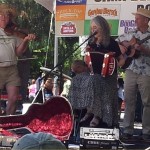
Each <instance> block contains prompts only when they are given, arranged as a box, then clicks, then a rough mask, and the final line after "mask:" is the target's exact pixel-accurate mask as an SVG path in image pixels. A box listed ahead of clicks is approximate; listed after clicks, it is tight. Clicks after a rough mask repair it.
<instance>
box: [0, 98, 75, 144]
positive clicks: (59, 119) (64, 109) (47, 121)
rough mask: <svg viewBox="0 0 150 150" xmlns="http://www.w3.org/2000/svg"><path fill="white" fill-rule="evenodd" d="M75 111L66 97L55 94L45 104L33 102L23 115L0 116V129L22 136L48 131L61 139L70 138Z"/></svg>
mask: <svg viewBox="0 0 150 150" xmlns="http://www.w3.org/2000/svg"><path fill="white" fill-rule="evenodd" d="M73 122H74V118H73V111H72V107H71V105H70V103H69V101H68V100H67V99H66V98H65V97H61V96H54V97H51V98H50V100H48V101H46V102H45V103H43V104H36V103H34V104H32V105H31V106H30V107H29V109H28V111H27V112H26V113H25V114H23V115H12V116H0V129H3V130H4V131H5V132H4V133H6V134H8V133H11V134H13V133H14V135H15V136H18V137H21V136H23V135H25V134H27V133H32V132H46V133H50V134H52V135H54V136H55V137H56V138H57V139H59V140H61V141H63V142H64V141H67V140H69V137H70V135H71V132H72V129H73Z"/></svg>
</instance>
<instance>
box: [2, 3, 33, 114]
mask: <svg viewBox="0 0 150 150" xmlns="http://www.w3.org/2000/svg"><path fill="white" fill-rule="evenodd" d="M15 15H16V11H15V9H14V8H13V7H12V6H9V5H7V4H2V3H1V4H0V89H1V90H2V89H3V88H4V86H5V87H6V91H7V94H8V103H7V107H6V115H13V114H15V111H16V101H17V98H18V94H19V86H20V77H19V75H18V69H17V57H18V56H20V55H22V54H23V53H24V52H25V50H26V47H27V46H28V42H29V41H31V40H34V39H35V38H36V36H35V35H34V34H28V35H27V36H26V37H25V38H24V39H23V40H22V41H21V40H19V39H18V38H17V37H16V36H15V35H13V34H8V33H6V32H5V28H6V26H7V24H9V22H10V20H12V19H14V17H15Z"/></svg>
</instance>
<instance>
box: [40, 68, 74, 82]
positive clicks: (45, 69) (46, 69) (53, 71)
mask: <svg viewBox="0 0 150 150" xmlns="http://www.w3.org/2000/svg"><path fill="white" fill-rule="evenodd" d="M40 69H41V70H42V71H45V72H50V71H52V72H51V73H52V74H54V75H56V76H60V75H61V73H60V72H58V71H55V70H52V69H48V68H45V67H40ZM62 76H63V77H64V78H67V79H69V80H71V79H72V78H71V77H69V76H67V75H66V74H62Z"/></svg>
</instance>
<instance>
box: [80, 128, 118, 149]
mask: <svg viewBox="0 0 150 150" xmlns="http://www.w3.org/2000/svg"><path fill="white" fill-rule="evenodd" d="M118 146H119V129H117V128H114V129H107V128H88V127H81V128H80V149H88V148H89V149H91V148H95V149H96V148H98V149H117V148H118Z"/></svg>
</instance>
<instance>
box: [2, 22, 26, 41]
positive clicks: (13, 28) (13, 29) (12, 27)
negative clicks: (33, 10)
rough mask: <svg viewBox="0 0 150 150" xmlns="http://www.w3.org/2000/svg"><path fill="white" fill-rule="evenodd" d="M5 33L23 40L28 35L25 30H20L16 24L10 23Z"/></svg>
mask: <svg viewBox="0 0 150 150" xmlns="http://www.w3.org/2000/svg"><path fill="white" fill-rule="evenodd" d="M4 31H5V32H6V34H7V35H10V36H11V35H15V36H17V37H19V38H21V39H24V38H25V37H26V36H27V35H28V33H27V32H25V31H24V30H22V29H20V28H19V27H18V25H17V24H15V23H14V22H9V23H8V24H7V26H6V27H5V29H4Z"/></svg>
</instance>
